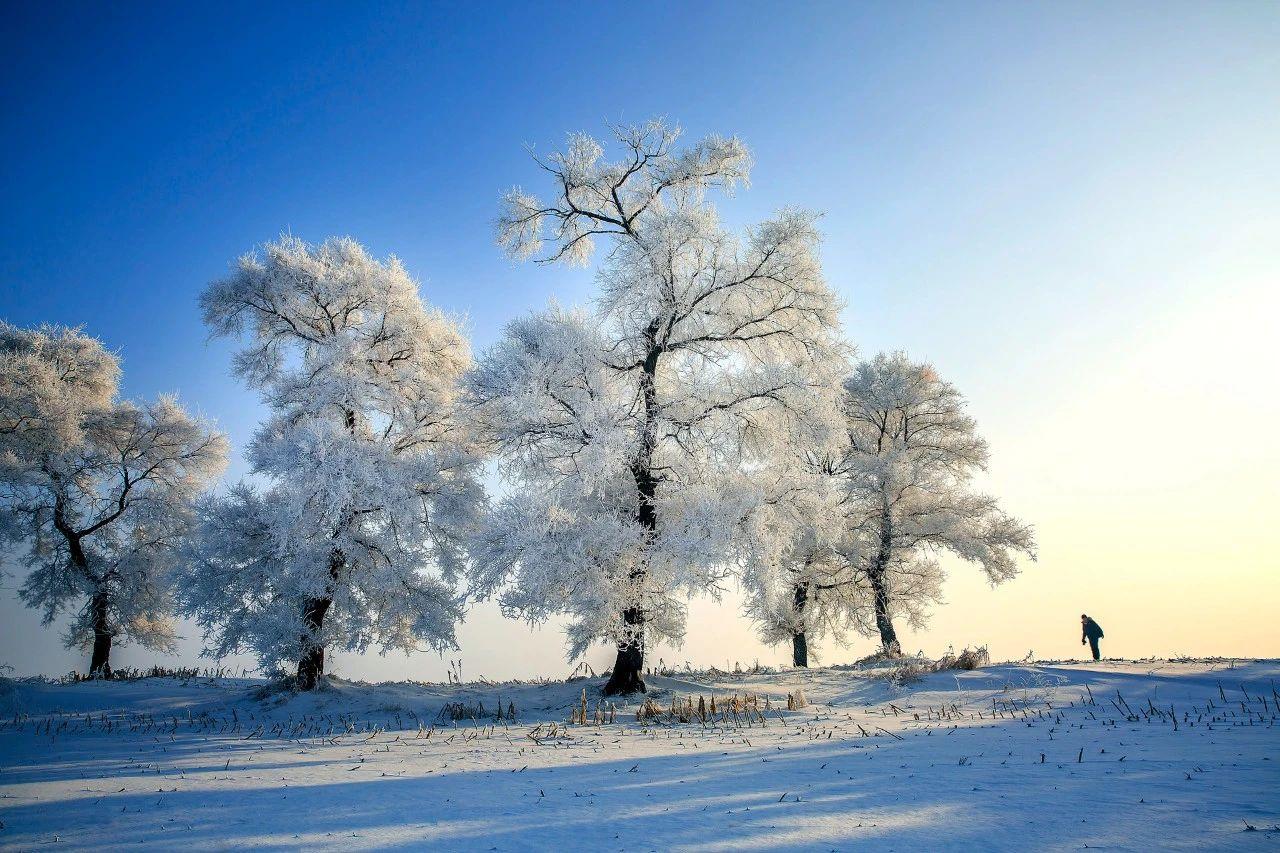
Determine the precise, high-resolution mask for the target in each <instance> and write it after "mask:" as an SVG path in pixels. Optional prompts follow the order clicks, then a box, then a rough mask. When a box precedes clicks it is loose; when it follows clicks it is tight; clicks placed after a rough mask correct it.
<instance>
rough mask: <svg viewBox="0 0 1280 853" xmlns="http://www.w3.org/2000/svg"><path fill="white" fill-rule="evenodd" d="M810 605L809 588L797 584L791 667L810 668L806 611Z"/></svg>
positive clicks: (792, 604) (793, 606) (793, 599)
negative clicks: (805, 619)
mask: <svg viewBox="0 0 1280 853" xmlns="http://www.w3.org/2000/svg"><path fill="white" fill-rule="evenodd" d="M808 603H809V587H807V586H805V585H804V584H796V588H795V593H794V595H793V597H792V600H791V606H792V610H793V611H794V613H795V615H796V626H797V627H796V630H795V633H793V634H792V635H791V665H792V666H803V667H805V668H806V669H807V668H808V666H809V639H808V637H806V636H805V624H804V609H805V606H806V605H807V604H808Z"/></svg>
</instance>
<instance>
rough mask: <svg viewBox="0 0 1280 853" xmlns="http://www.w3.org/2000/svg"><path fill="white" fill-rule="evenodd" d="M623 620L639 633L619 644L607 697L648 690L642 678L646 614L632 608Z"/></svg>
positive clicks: (606, 686) (606, 689) (606, 690)
mask: <svg viewBox="0 0 1280 853" xmlns="http://www.w3.org/2000/svg"><path fill="white" fill-rule="evenodd" d="M622 618H623V621H625V622H626V623H627V625H630V626H633V627H634V630H636V631H637V633H636V634H635V635H634V636H633V637H631V638H630V639H628V640H625V641H623V642H621V643H618V657H617V659H616V660H615V661H614V662H613V672H611V673H610V674H609V680H608V681H607V682H605V685H604V695H606V696H625V695H627V694H628V693H644V692H646V691H647V690H648V688H647V687H645V683H644V679H643V678H642V677H641V674H642V673H643V671H644V613H643V612H642V611H641V610H640V609H639V608H631V609H630V610H627V611H626V612H625V613H623V614H622Z"/></svg>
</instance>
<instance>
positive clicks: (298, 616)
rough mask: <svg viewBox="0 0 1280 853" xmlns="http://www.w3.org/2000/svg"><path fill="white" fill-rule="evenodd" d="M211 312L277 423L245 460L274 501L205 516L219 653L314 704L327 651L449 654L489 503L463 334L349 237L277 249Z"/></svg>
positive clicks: (208, 610)
mask: <svg viewBox="0 0 1280 853" xmlns="http://www.w3.org/2000/svg"><path fill="white" fill-rule="evenodd" d="M201 306H202V308H203V310H204V318H205V322H206V323H207V324H208V326H209V328H210V329H211V330H212V332H213V334H215V335H226V336H236V337H240V338H241V339H242V340H243V343H244V346H243V348H242V349H241V350H240V351H239V352H238V353H237V354H236V356H235V372H236V373H237V374H238V375H239V376H240V377H242V378H243V379H244V380H245V381H246V382H247V383H248V384H249V385H250V386H251V387H253V388H256V389H258V390H259V391H260V392H261V394H262V397H263V399H264V401H265V402H266V404H267V406H268V408H269V409H270V412H271V417H270V419H269V420H268V421H267V422H266V423H264V424H263V425H262V427H261V428H260V429H259V430H258V432H257V433H256V435H255V436H254V439H253V441H252V443H251V445H250V447H249V451H248V458H249V462H250V464H251V466H252V471H253V473H254V474H255V475H256V476H257V477H258V478H259V479H260V481H261V483H262V485H261V487H260V488H255V487H254V486H251V485H246V484H241V485H240V486H237V487H235V488H233V489H231V490H230V492H229V493H228V494H226V495H225V496H222V497H219V498H217V499H211V500H207V501H205V502H204V503H203V504H202V506H201V536H200V537H199V540H198V546H197V547H196V548H195V549H194V551H193V553H192V554H191V555H190V556H191V559H190V562H189V568H188V572H187V577H186V579H185V583H184V584H183V589H182V603H183V606H184V609H185V611H187V612H189V613H191V614H192V615H194V616H195V617H196V618H197V619H198V620H199V621H200V623H201V624H202V626H203V627H204V628H205V633H206V641H207V643H208V644H209V649H208V650H207V651H208V652H209V653H210V654H214V655H217V656H221V655H225V654H228V653H231V652H234V651H236V650H240V649H250V650H252V651H254V652H255V653H256V654H257V655H258V656H259V658H260V659H261V660H262V661H263V663H264V664H265V665H267V666H268V667H269V668H271V669H273V670H279V669H281V668H282V667H283V666H284V665H286V664H293V663H296V667H297V669H296V673H297V683H298V685H299V686H300V687H301V688H303V689H311V688H312V687H314V686H315V685H316V683H317V680H318V678H319V677H320V676H321V675H322V674H323V672H324V658H325V649H326V648H329V647H337V648H342V649H346V650H351V651H361V652H362V651H364V650H366V649H367V648H368V647H369V646H370V645H372V644H377V645H378V646H380V647H381V648H382V650H383V651H386V650H389V649H403V650H406V651H408V650H412V649H414V648H417V646H418V644H419V642H425V643H426V644H427V645H428V646H430V647H432V648H436V649H444V648H449V647H453V646H454V644H455V641H454V630H455V626H456V623H457V622H458V620H459V619H460V618H461V611H462V600H461V597H460V595H459V594H458V592H457V591H456V586H457V584H456V581H457V578H458V577H459V572H460V570H461V569H462V568H463V566H464V557H465V551H464V541H465V538H466V537H467V536H469V535H470V534H471V532H472V525H473V523H474V521H475V520H476V518H478V515H479V511H480V509H481V508H482V505H483V502H484V495H483V491H482V489H481V488H480V486H479V484H478V481H477V479H476V477H477V473H478V461H477V458H476V457H475V456H474V455H473V453H472V442H471V440H470V439H469V437H468V432H467V430H466V429H465V428H464V425H463V424H462V423H461V422H460V421H459V419H458V417H457V397H458V390H459V386H458V380H459V378H460V377H461V376H462V375H463V373H464V372H465V371H466V370H467V369H468V368H469V367H470V365H471V357H470V350H469V346H468V343H467V340H466V338H465V337H464V336H463V333H462V331H461V329H460V328H459V326H458V324H457V323H456V322H455V321H453V320H451V319H449V318H448V317H446V316H445V315H444V314H443V313H442V312H440V311H439V310H437V309H433V308H428V307H426V306H424V305H423V303H422V300H421V298H420V297H419V294H418V286H417V284H416V283H415V282H414V281H413V279H411V278H410V277H409V275H408V274H407V273H406V271H405V270H404V268H403V267H402V266H401V264H400V262H399V261H397V260H396V259H394V258H392V259H390V260H388V261H386V262H380V261H378V260H376V259H374V258H372V257H370V256H369V254H368V253H367V252H366V251H365V250H364V248H362V247H361V246H360V245H359V244H358V243H356V242H355V241H353V240H350V239H330V240H328V241H326V242H325V243H323V244H321V245H319V246H311V245H308V244H306V243H304V242H303V241H301V240H298V239H295V238H292V237H284V238H282V239H280V240H279V241H278V242H275V243H271V244H268V245H266V246H264V247H263V250H262V253H261V255H255V254H250V255H246V256H245V257H242V258H241V259H240V261H239V263H238V264H237V266H236V268H235V270H234V272H233V274H232V275H231V276H230V277H228V278H226V279H224V280H221V281H217V282H215V283H213V284H211V285H210V286H209V287H208V289H207V290H206V291H205V292H204V294H203V295H202V297H201Z"/></svg>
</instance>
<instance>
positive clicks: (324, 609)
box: [298, 416, 352, 690]
mask: <svg viewBox="0 0 1280 853" xmlns="http://www.w3.org/2000/svg"><path fill="white" fill-rule="evenodd" d="M350 417H352V416H349V418H350ZM346 560H347V558H346V555H345V554H343V553H342V549H340V548H334V549H333V551H332V552H331V553H330V554H329V581H330V584H329V586H328V587H327V588H326V589H325V596H324V597H323V598H308V599H307V600H306V601H305V602H303V605H302V622H303V624H304V625H306V626H307V633H305V634H303V635H302V637H301V644H302V656H301V657H300V658H299V660H298V689H299V690H314V689H315V687H316V685H317V684H318V683H319V682H320V676H322V675H324V643H321V642H318V641H317V640H316V638H317V637H318V636H319V635H320V629H321V628H323V627H324V617H325V614H326V613H328V612H329V608H330V607H332V606H333V590H334V584H336V583H337V582H338V575H339V574H340V573H341V571H342V567H343V565H344V564H345V563H346Z"/></svg>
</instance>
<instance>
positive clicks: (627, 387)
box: [470, 122, 838, 694]
mask: <svg viewBox="0 0 1280 853" xmlns="http://www.w3.org/2000/svg"><path fill="white" fill-rule="evenodd" d="M613 132H614V137H615V139H616V142H617V144H618V146H619V147H620V149H621V151H622V156H621V158H620V159H619V160H616V161H608V160H606V159H605V158H604V151H603V149H602V147H601V145H600V144H599V143H598V142H596V141H595V140H594V139H592V138H590V137H588V136H585V135H574V136H571V137H570V138H569V143H568V147H567V149H566V151H564V152H563V153H559V154H555V155H553V156H551V157H549V158H545V159H541V160H539V161H538V162H539V164H540V165H541V166H542V168H543V169H544V170H545V171H546V172H547V173H549V175H550V176H551V179H552V183H553V197H552V199H551V200H550V201H547V202H543V201H540V200H538V199H537V198H535V197H534V196H532V195H529V194H527V193H525V192H524V191H522V190H520V189H518V188H517V189H514V190H512V191H511V192H510V193H508V194H507V196H506V198H505V202H504V208H503V212H502V215H501V218H500V220H499V227H498V239H499V241H500V243H501V244H502V245H503V246H504V247H505V248H506V249H507V250H508V252H510V253H511V254H512V255H513V256H515V257H518V258H528V257H537V259H538V260H540V261H543V262H554V261H562V262H568V263H586V262H587V260H588V259H589V258H590V256H591V254H592V250H593V248H594V246H595V245H596V244H597V243H603V244H604V245H605V246H606V247H607V251H606V253H605V255H604V258H603V260H602V262H601V264H600V266H599V268H598V270H597V276H596V278H597V282H598V285H599V296H598V299H597V301H596V305H595V307H594V310H593V311H591V312H577V313H575V312H566V311H562V310H560V309H558V308H554V307H553V308H551V309H550V310H548V311H546V312H543V313H540V314H535V315H532V316H530V317H526V318H524V319H521V320H518V321H516V322H514V323H512V324H511V325H510V326H509V327H508V329H507V332H506V335H505V337H504V338H503V339H502V340H501V341H500V342H499V343H498V344H497V345H496V346H494V347H493V349H492V350H490V351H489V352H488V353H487V354H486V355H485V357H484V358H483V359H482V360H481V362H480V365H479V367H478V369H477V370H476V371H475V373H474V375H473V377H472V379H471V383H470V387H471V391H472V395H473V398H474V401H475V411H476V414H477V417H478V419H479V422H480V423H481V424H482V426H483V428H484V431H485V434H486V435H487V437H488V439H489V441H490V442H491V446H492V447H493V449H494V450H495V451H496V452H497V454H498V455H499V458H500V460H501V462H502V471H503V474H504V475H505V476H506V477H507V479H508V480H509V481H510V482H511V483H512V486H513V488H512V491H511V493H510V495H509V496H508V497H507V498H506V499H505V500H503V501H502V502H501V503H500V504H499V505H498V506H497V507H496V508H495V511H494V513H493V516H492V519H491V524H490V526H489V529H488V530H487V531H486V533H485V535H484V536H483V537H482V538H481V541H480V542H479V543H478V545H477V546H476V551H475V555H474V556H475V561H476V574H475V588H476V589H477V590H478V591H479V592H480V593H481V594H486V595H487V594H493V593H497V592H499V591H501V592H500V596H501V597H500V601H501V604H502V605H503V607H504V609H505V610H506V612H508V613H510V614H513V615H519V616H523V617H525V618H528V619H530V620H534V621H538V620H541V619H544V618H546V617H547V616H549V615H551V614H557V613H558V614H567V615H568V616H569V617H570V619H571V625H570V640H571V643H570V653H571V654H578V653H580V652H581V651H582V650H583V649H585V648H586V647H587V646H588V645H589V644H590V643H591V642H594V641H597V640H603V641H606V642H610V643H613V644H615V645H616V647H617V658H616V660H615V663H614V666H613V670H612V674H611V676H610V678H609V681H608V683H607V684H606V685H605V692H606V693H611V694H613V693H631V692H635V691H642V690H644V682H643V680H642V678H641V673H642V668H643V664H644V652H645V644H646V642H648V641H651V640H654V639H659V638H666V639H671V640H677V641H678V640H679V639H680V638H681V637H682V636H683V634H684V614H685V605H684V601H683V600H682V598H681V594H682V593H683V594H688V593H693V592H699V591H713V592H714V591H715V590H717V589H718V584H719V582H720V581H721V580H723V579H724V578H725V577H726V576H727V575H728V574H729V573H730V572H731V571H732V570H734V568H735V565H734V564H735V561H736V560H737V559H738V549H737V547H736V545H737V543H738V540H739V532H740V530H741V529H742V525H743V522H744V519H745V518H746V516H747V514H748V511H749V509H750V506H751V495H750V488H749V487H748V483H747V474H746V473H745V471H746V468H747V467H748V466H749V465H750V464H751V463H752V460H755V459H758V458H763V457H766V456H767V455H768V454H770V453H772V452H773V451H774V449H775V448H776V447H777V446H779V445H783V444H785V443H787V442H789V441H793V440H798V438H797V437H798V436H799V435H801V434H802V433H803V431H804V430H805V429H806V427H807V426H808V424H809V423H810V422H811V421H812V420H814V419H815V413H814V412H813V406H812V404H813V401H814V400H815V399H820V395H815V393H814V387H815V386H819V387H820V386H823V384H824V382H825V378H824V376H823V370H824V369H825V366H826V365H828V364H830V363H832V362H833V361H834V360H835V359H834V358H833V354H834V353H835V352H836V351H837V350H838V347H837V345H836V343H835V341H834V334H833V330H834V327H835V323H836V314H837V305H836V303H835V300H834V299H833V297H832V294H831V293H830V291H829V290H828V288H827V286H826V284H825V282H824V281H823V277H822V273H821V268H820V266H819V263H818V258H817V246H818V234H817V231H816V229H815V227H814V218H813V216H811V215H809V214H806V213H802V212H798V211H792V210H788V211H783V212H782V213H780V214H779V215H778V216H777V217H776V218H774V219H772V220H770V221H768V222H765V223H763V224H761V225H759V226H757V227H755V228H753V229H751V230H749V231H748V232H747V234H746V235H745V237H742V238H739V237H735V236H733V235H731V234H729V233H728V232H727V231H726V230H725V229H724V228H723V227H722V226H721V225H720V223H719V221H718V219H717V216H716V212H715V210H714V208H712V207H711V206H710V205H709V204H707V203H706V201H705V198H704V196H705V193H706V191H707V190H709V189H711V188H720V189H723V190H726V191H731V190H732V189H733V188H734V187H735V186H736V185H737V184H739V183H743V182H745V181H746V179H747V172H748V166H749V155H748V152H747V150H746V148H745V147H744V146H743V144H742V143H741V142H739V141H738V140H737V139H723V138H720V137H714V136H713V137H709V138H707V139H706V140H704V141H702V142H700V143H698V144H696V145H692V146H690V147H687V148H677V139H678V137H679V130H678V129H675V128H669V127H666V126H665V125H664V124H662V123H661V122H650V123H648V124H646V125H643V126H640V127H619V128H613Z"/></svg>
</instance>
